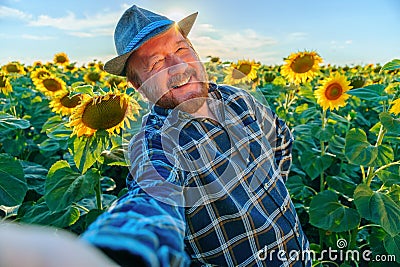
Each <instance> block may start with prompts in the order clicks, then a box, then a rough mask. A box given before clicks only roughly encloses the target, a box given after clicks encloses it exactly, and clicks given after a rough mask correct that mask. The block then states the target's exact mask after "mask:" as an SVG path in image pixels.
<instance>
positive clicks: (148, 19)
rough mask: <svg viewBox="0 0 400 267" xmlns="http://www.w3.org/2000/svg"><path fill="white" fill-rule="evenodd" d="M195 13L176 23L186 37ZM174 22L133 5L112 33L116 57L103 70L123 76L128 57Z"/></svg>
mask: <svg viewBox="0 0 400 267" xmlns="http://www.w3.org/2000/svg"><path fill="white" fill-rule="evenodd" d="M196 17H197V12H196V13H193V14H191V15H189V16H187V17H186V18H184V19H182V20H181V21H179V22H178V23H177V25H178V27H179V28H180V30H181V32H182V34H183V35H184V36H185V37H186V36H187V35H188V34H189V32H190V30H191V29H192V26H193V24H194V22H195V20H196ZM174 24H175V22H174V21H172V20H170V19H168V18H167V17H165V16H162V15H158V14H155V13H153V12H151V11H149V10H146V9H143V8H140V7H137V6H136V5H133V6H132V7H130V8H129V9H127V10H126V11H125V13H124V14H123V15H122V17H121V18H120V20H119V21H118V24H117V26H116V28H115V32H114V42H115V47H116V49H117V53H118V56H117V57H115V58H113V59H111V60H109V61H107V62H106V63H105V65H104V70H105V71H107V72H108V73H111V74H115V75H119V76H125V75H126V72H125V65H126V61H127V60H128V58H129V56H130V55H131V54H132V53H133V52H134V51H135V50H137V49H138V48H139V47H140V46H141V45H143V44H144V43H145V42H146V41H148V40H150V39H151V38H153V37H155V36H157V35H159V34H160V33H163V32H165V31H166V30H168V29H169V28H171V26H172V25H174Z"/></svg>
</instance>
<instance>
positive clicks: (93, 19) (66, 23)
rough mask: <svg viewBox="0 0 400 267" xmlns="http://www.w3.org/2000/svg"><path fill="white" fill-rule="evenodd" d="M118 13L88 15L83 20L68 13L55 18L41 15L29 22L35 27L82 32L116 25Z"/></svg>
mask: <svg viewBox="0 0 400 267" xmlns="http://www.w3.org/2000/svg"><path fill="white" fill-rule="evenodd" d="M118 15H119V12H118V13H108V14H94V15H90V16H88V15H86V16H85V17H83V18H77V17H76V15H75V14H74V13H73V12H70V11H69V12H67V15H66V16H64V17H58V18H53V17H50V16H48V15H40V16H39V17H38V18H37V19H33V20H31V21H29V23H28V25H29V26H35V27H45V26H48V27H53V28H56V29H60V30H67V31H80V30H86V29H91V28H99V27H105V26H110V25H113V24H115V22H116V21H117V19H118Z"/></svg>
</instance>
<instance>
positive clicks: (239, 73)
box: [232, 63, 251, 79]
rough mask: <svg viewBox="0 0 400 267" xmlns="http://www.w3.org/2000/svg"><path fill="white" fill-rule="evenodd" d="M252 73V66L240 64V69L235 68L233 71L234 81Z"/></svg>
mask: <svg viewBox="0 0 400 267" xmlns="http://www.w3.org/2000/svg"><path fill="white" fill-rule="evenodd" d="M250 72H251V64H247V63H244V64H240V65H239V67H237V68H234V69H233V71H232V78H233V79H242V78H244V77H246V76H247V75H249V73H250Z"/></svg>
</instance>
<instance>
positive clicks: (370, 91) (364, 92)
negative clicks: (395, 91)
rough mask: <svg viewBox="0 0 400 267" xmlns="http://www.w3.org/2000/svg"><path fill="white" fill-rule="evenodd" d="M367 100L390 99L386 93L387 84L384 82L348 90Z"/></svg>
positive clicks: (351, 93)
mask: <svg viewBox="0 0 400 267" xmlns="http://www.w3.org/2000/svg"><path fill="white" fill-rule="evenodd" d="M346 93H347V94H349V95H353V96H356V97H358V98H360V99H362V100H366V101H382V100H385V99H388V96H387V95H384V94H385V86H384V85H382V84H372V85H368V86H365V87H363V88H357V89H352V90H349V91H347V92H346Z"/></svg>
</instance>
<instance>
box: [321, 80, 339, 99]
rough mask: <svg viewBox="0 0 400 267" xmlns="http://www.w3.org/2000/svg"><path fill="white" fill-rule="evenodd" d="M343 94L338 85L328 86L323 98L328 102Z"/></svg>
mask: <svg viewBox="0 0 400 267" xmlns="http://www.w3.org/2000/svg"><path fill="white" fill-rule="evenodd" d="M342 93H343V89H342V87H341V86H340V84H338V83H333V84H330V85H329V86H328V87H327V88H326V90H325V96H326V98H327V99H328V100H336V99H338V98H339V97H340V96H341V95H342Z"/></svg>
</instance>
